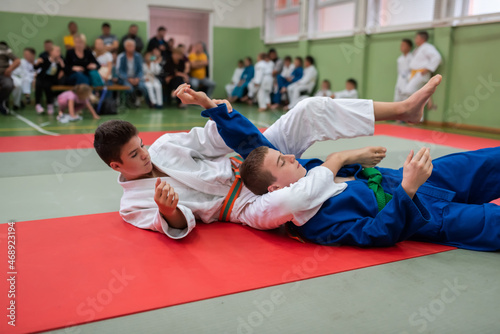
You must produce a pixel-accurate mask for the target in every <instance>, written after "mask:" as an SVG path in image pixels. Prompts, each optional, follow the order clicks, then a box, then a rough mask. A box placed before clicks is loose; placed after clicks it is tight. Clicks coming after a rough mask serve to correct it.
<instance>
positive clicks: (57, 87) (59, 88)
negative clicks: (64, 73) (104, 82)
mask: <svg viewBox="0 0 500 334" xmlns="http://www.w3.org/2000/svg"><path fill="white" fill-rule="evenodd" d="M104 87H107V88H108V91H127V90H129V89H130V88H129V87H128V86H124V85H110V86H99V87H92V89H93V90H103V88H104ZM73 88H75V86H67V85H55V86H52V90H53V91H55V92H61V91H66V90H72V89H73Z"/></svg>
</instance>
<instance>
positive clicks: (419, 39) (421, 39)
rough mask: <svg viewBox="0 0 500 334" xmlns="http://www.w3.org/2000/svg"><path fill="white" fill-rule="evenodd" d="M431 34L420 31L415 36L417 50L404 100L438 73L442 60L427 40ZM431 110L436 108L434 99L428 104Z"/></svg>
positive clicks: (411, 64) (411, 63)
mask: <svg viewBox="0 0 500 334" xmlns="http://www.w3.org/2000/svg"><path fill="white" fill-rule="evenodd" d="M428 39H429V34H428V33H427V32H426V31H420V32H418V33H417V35H416V36H415V44H416V45H417V48H416V49H415V50H413V53H412V56H413V58H412V59H411V61H410V70H411V72H410V78H409V79H408V83H407V84H406V87H405V88H404V89H403V91H402V99H405V98H408V97H409V96H410V95H411V94H413V93H415V92H416V91H417V90H419V89H420V88H421V87H423V86H424V85H425V84H426V83H427V81H429V79H430V78H431V74H432V73H433V72H435V71H436V69H437V68H438V66H439V64H441V61H442V58H441V55H440V54H439V52H438V50H437V49H436V48H435V47H434V45H432V44H429V43H428V42H427V40H428ZM427 107H428V108H429V109H433V108H434V104H433V102H432V99H431V100H429V103H428V104H427Z"/></svg>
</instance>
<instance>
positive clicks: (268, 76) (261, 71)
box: [248, 60, 274, 109]
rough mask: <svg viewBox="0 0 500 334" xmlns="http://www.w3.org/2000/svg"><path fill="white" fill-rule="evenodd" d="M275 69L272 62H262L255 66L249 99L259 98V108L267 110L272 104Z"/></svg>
mask: <svg viewBox="0 0 500 334" xmlns="http://www.w3.org/2000/svg"><path fill="white" fill-rule="evenodd" d="M273 68H274V63H273V62H272V61H265V60H260V61H258V62H257V64H255V75H254V77H253V79H252V80H251V81H250V83H249V84H248V97H249V98H251V99H254V98H255V97H256V98H257V103H258V105H259V108H262V109H265V108H266V107H267V105H268V104H271V91H272V89H273V82H274V79H273Z"/></svg>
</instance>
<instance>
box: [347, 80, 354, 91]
mask: <svg viewBox="0 0 500 334" xmlns="http://www.w3.org/2000/svg"><path fill="white" fill-rule="evenodd" d="M345 89H346V90H353V89H356V88H355V87H354V85H353V84H352V83H350V82H346V83H345Z"/></svg>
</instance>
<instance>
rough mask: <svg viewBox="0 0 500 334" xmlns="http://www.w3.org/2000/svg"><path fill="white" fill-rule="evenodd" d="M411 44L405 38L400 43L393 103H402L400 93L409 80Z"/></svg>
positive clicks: (411, 56) (402, 98)
mask: <svg viewBox="0 0 500 334" xmlns="http://www.w3.org/2000/svg"><path fill="white" fill-rule="evenodd" d="M412 48H413V42H412V41H411V40H409V39H407V38H405V39H403V40H402V41H401V46H400V50H401V55H400V56H399V57H398V60H397V64H398V78H397V80H396V88H394V102H398V101H403V100H404V97H403V95H402V91H403V90H404V89H405V88H406V85H407V83H408V79H409V78H410V74H411V70H410V62H411V60H412V58H413V55H412V54H411V49H412Z"/></svg>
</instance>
